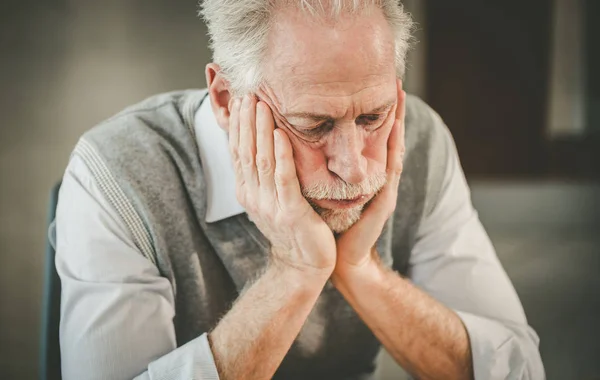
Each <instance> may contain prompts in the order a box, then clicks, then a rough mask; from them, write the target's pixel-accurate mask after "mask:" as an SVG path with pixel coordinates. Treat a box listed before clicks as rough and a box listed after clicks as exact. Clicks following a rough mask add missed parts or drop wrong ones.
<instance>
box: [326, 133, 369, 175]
mask: <svg viewBox="0 0 600 380" xmlns="http://www.w3.org/2000/svg"><path fill="white" fill-rule="evenodd" d="M344 129H346V128H344ZM330 144H331V145H330V149H329V152H328V153H329V154H328V162H327V168H328V169H329V171H330V172H332V173H335V174H336V175H337V176H338V177H340V178H341V179H342V180H344V182H346V183H352V184H357V183H361V182H362V181H364V180H365V179H366V178H367V160H366V158H365V157H364V156H363V155H362V151H363V149H364V141H363V137H362V136H361V134H360V132H359V131H358V130H357V128H356V126H353V128H348V129H347V130H345V131H341V130H338V131H336V135H335V136H333V140H332V141H331V142H330Z"/></svg>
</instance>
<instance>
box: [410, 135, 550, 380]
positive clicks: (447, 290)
mask: <svg viewBox="0 0 600 380" xmlns="http://www.w3.org/2000/svg"><path fill="white" fill-rule="evenodd" d="M444 133H445V141H446V143H447V144H446V145H447V148H448V149H447V152H448V154H447V160H446V162H447V165H446V172H445V178H444V182H443V187H442V191H441V194H440V197H439V200H438V201H437V203H436V205H435V206H434V207H433V208H432V209H431V212H430V213H429V214H428V215H426V216H425V217H424V219H423V221H422V224H421V225H420V226H419V229H418V236H417V239H416V243H415V245H414V248H413V252H412V255H411V259H410V262H409V276H410V278H411V280H412V281H413V282H414V283H415V284H416V285H417V286H419V287H420V288H422V289H423V290H425V291H426V292H427V293H429V294H430V295H432V296H433V297H434V298H436V299H437V300H439V301H440V302H442V303H444V304H445V305H446V306H447V307H449V308H451V309H453V310H455V311H456V313H457V314H458V316H459V317H460V318H461V320H462V322H463V323H464V325H465V327H466V330H467V332H468V335H469V339H470V343H471V350H472V357H473V367H474V372H475V379H476V380H492V379H493V380H499V379H515V380H517V379H519V380H525V379H527V380H540V379H545V373H544V367H543V364H542V360H541V357H540V352H539V348H538V346H539V339H538V336H537V334H536V333H535V331H534V330H533V329H532V328H531V327H530V326H529V325H528V323H527V319H526V317H525V313H524V311H523V307H522V306H521V302H520V301H519V298H518V296H517V293H516V291H515V289H514V288H513V286H512V284H511V282H510V279H509V278H508V276H507V274H506V272H505V271H504V269H503V268H502V265H501V264H500V262H499V260H498V257H497V256H496V253H495V251H494V247H493V246H492V244H491V242H490V239H489V237H488V235H487V234H486V232H485V230H484V228H483V226H482V225H481V222H480V221H479V218H478V215H477V212H476V211H475V210H474V208H473V206H472V203H471V197H470V191H469V188H468V185H467V183H466V180H465V177H464V174H463V172H462V168H461V166H460V162H459V159H458V154H457V152H456V148H455V146H454V143H453V141H452V138H451V136H450V133H449V132H448V130H447V129H446V128H445V127H444Z"/></svg>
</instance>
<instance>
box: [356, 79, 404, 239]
mask: <svg viewBox="0 0 600 380" xmlns="http://www.w3.org/2000/svg"><path fill="white" fill-rule="evenodd" d="M397 87H398V104H397V106H396V119H395V121H394V125H393V126H392V130H391V131H390V136H389V138H388V152H387V164H386V166H387V167H386V184H385V185H384V187H383V189H382V190H381V192H379V194H377V195H376V197H375V199H373V201H371V203H370V204H369V206H368V207H367V209H366V210H365V211H364V212H363V214H362V216H361V218H360V221H359V222H358V223H356V224H355V225H354V226H353V227H352V228H351V229H350V230H354V231H353V232H352V233H357V232H358V233H360V234H361V236H364V237H365V239H363V240H362V241H365V242H370V241H375V240H376V239H377V238H378V237H379V234H380V233H381V230H382V229H383V227H384V225H385V223H386V222H387V220H388V219H389V217H390V216H391V215H392V213H393V212H394V210H395V208H396V202H397V197H398V186H399V184H400V176H401V174H402V169H403V158H404V117H405V113H406V93H405V92H404V91H403V90H402V84H401V82H400V81H398V86H397ZM350 230H349V231H350ZM356 230H360V231H356ZM349 231H348V232H349ZM366 248H368V247H366Z"/></svg>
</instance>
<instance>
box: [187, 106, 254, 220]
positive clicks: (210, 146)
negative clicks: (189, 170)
mask: <svg viewBox="0 0 600 380" xmlns="http://www.w3.org/2000/svg"><path fill="white" fill-rule="evenodd" d="M194 124H195V125H194V130H195V132H196V139H197V143H198V150H199V151H200V160H201V162H202V169H203V171H204V178H205V182H206V190H207V202H206V222H207V223H212V222H217V221H219V220H222V219H226V218H229V217H231V216H234V215H238V214H241V213H243V212H245V210H244V208H243V207H242V205H240V203H239V202H238V200H237V197H236V195H235V172H234V170H233V164H232V161H231V155H230V153H229V142H228V139H227V133H225V131H224V130H223V129H222V128H221V127H220V126H219V124H217V119H216V118H215V115H214V113H213V111H212V107H211V103H210V97H208V96H207V97H206V98H205V99H204V101H203V102H202V104H201V105H200V108H198V111H197V112H196V116H195V120H194Z"/></svg>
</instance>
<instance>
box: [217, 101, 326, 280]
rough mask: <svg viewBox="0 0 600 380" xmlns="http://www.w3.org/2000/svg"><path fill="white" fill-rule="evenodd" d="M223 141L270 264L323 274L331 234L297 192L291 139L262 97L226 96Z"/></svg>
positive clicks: (241, 199)
mask: <svg viewBox="0 0 600 380" xmlns="http://www.w3.org/2000/svg"><path fill="white" fill-rule="evenodd" d="M229 147H230V151H231V156H232V159H233V165H234V169H235V176H236V187H237V188H236V194H237V198H238V201H239V202H240V204H241V205H242V206H243V207H244V208H245V209H246V212H247V213H248V216H249V217H250V219H251V220H252V221H253V222H254V223H255V224H256V226H257V227H258V228H259V230H260V231H261V232H262V233H263V234H264V235H265V236H266V237H267V239H269V241H270V242H271V246H272V249H271V250H272V261H273V262H272V264H275V265H284V266H285V267H286V269H287V267H290V268H294V269H298V270H301V271H303V272H309V274H317V275H325V276H327V277H329V275H330V274H331V273H332V272H333V269H334V268H335V263H336V246H335V238H334V236H333V233H332V232H331V230H330V228H329V227H328V226H327V224H326V223H325V221H324V220H323V219H322V218H321V217H320V216H319V215H318V214H317V213H316V212H315V211H314V210H313V208H312V207H311V206H310V205H309V203H308V202H307V201H306V199H305V198H304V197H303V196H302V192H301V190H300V183H299V181H298V176H297V175H296V166H295V163H294V157H293V151H292V145H291V143H290V140H289V138H288V136H287V134H286V133H285V132H284V131H283V130H282V129H275V125H274V119H273V114H272V112H271V109H270V108H269V106H268V105H267V104H266V103H264V102H261V101H257V100H256V98H255V97H254V96H252V95H246V96H244V97H243V99H242V98H235V99H232V101H231V102H230V118H229Z"/></svg>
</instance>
